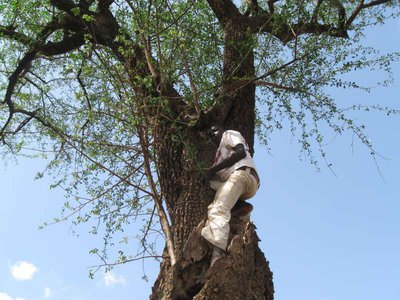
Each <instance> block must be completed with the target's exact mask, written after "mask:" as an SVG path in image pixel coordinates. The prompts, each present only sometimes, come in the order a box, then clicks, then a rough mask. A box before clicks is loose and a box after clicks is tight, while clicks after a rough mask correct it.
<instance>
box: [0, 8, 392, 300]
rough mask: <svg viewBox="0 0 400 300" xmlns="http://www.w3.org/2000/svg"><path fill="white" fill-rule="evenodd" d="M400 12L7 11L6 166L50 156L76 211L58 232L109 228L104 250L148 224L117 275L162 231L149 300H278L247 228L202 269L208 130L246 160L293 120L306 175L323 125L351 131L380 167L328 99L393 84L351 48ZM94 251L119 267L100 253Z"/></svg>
mask: <svg viewBox="0 0 400 300" xmlns="http://www.w3.org/2000/svg"><path fill="white" fill-rule="evenodd" d="M395 5H396V4H395V1H384V0H376V1H373V0H371V1H361V0H360V1H348V3H344V2H341V1H338V0H325V1H323V0H318V1H315V2H313V3H310V2H307V1H279V0H274V1H271V0H270V1H259V2H257V1H246V2H245V3H243V4H241V5H239V4H237V3H236V2H232V1H229V0H220V1H214V0H208V1H190V2H187V3H186V2H185V1H172V2H168V1H132V0H124V1H123V0H120V1H119V0H117V1H113V0H97V1H95V0H80V1H72V0H51V1H50V2H48V1H43V0H40V1H24V2H23V3H22V2H19V1H1V2H0V9H1V11H2V16H1V25H0V36H1V46H2V47H1V54H0V58H1V63H2V69H1V74H2V77H1V80H2V81H1V96H2V97H3V98H4V100H3V101H2V104H1V112H0V122H1V123H0V127H1V135H0V138H1V141H2V145H3V147H2V152H3V153H5V154H11V155H15V154H18V153H21V154H25V153H26V150H25V149H26V147H33V145H34V146H35V148H36V149H37V150H38V152H37V153H38V155H44V154H46V153H49V152H50V153H51V154H50V158H51V162H50V164H49V166H48V169H49V170H50V171H52V172H57V173H56V175H57V176H58V181H57V182H56V183H55V186H60V187H62V188H64V189H65V190H66V193H67V195H68V196H69V197H71V198H72V200H73V201H72V200H71V201H70V200H67V202H66V203H65V207H64V215H63V217H62V218H61V219H57V220H56V221H61V220H62V219H67V218H69V217H72V216H76V218H75V221H74V222H75V223H82V222H89V221H93V222H94V227H93V230H92V233H96V232H97V230H98V228H99V226H100V224H103V225H104V226H105V246H106V248H105V249H107V246H109V245H112V244H113V238H114V236H115V235H116V233H117V232H119V231H123V230H126V228H129V224H130V223H131V222H133V221H138V220H137V219H138V218H139V219H140V216H143V215H144V216H147V218H146V219H145V221H144V223H143V229H142V230H141V239H140V245H141V247H142V251H141V253H139V255H132V254H129V253H128V254H126V253H124V252H122V251H120V253H119V257H118V260H117V261H116V262H115V263H125V262H128V261H132V260H136V259H139V258H144V257H148V256H150V257H154V256H157V255H158V254H156V253H155V250H154V248H153V244H152V241H151V233H153V232H157V230H158V226H159V225H158V222H157V219H159V224H160V226H161V229H162V232H163V235H164V236H165V240H166V247H165V251H164V252H163V254H162V255H161V257H160V258H162V262H161V269H160V275H159V277H158V279H157V281H156V282H155V285H154V288H153V294H152V295H151V299H191V298H194V299H228V298H231V299H273V283H272V273H271V271H270V270H269V267H268V262H267V260H266V258H265V257H264V255H263V253H262V251H261V250H260V249H259V247H258V238H257V234H256V232H255V228H254V226H253V225H252V224H251V223H246V222H241V221H240V220H239V219H237V218H233V220H232V241H231V244H230V247H229V255H228V256H227V257H226V258H224V259H223V260H220V261H219V262H218V263H217V267H216V268H212V269H210V270H208V266H209V255H210V251H209V249H208V246H207V244H205V243H204V241H203V240H202V239H201V238H199V236H198V230H196V229H197V228H198V227H197V226H198V224H199V223H200V222H201V221H202V220H203V219H204V217H205V215H206V208H207V205H208V204H209V203H210V202H211V201H212V197H213V194H212V192H211V191H210V189H209V187H208V184H207V182H206V181H205V180H204V174H203V171H202V169H203V167H205V166H208V165H210V164H211V163H212V161H213V156H214V153H215V148H213V147H212V145H211V144H210V143H208V142H207V139H206V135H205V132H206V131H207V129H208V126H210V125H211V124H216V123H217V124H222V125H224V126H226V127H227V128H232V129H236V130H239V131H240V132H242V134H243V135H244V136H245V138H246V140H247V141H248V143H249V145H250V148H251V150H252V149H253V144H254V136H255V133H258V135H259V137H260V139H262V140H263V141H264V142H265V143H268V133H269V132H271V131H272V130H275V129H281V128H282V126H283V124H284V120H285V119H287V120H288V121H289V124H290V130H291V131H292V132H293V134H294V135H295V136H299V141H300V144H301V147H302V151H304V152H305V153H306V155H308V157H309V158H310V161H311V163H313V164H316V163H317V158H316V157H315V154H314V153H315V151H317V153H319V154H320V156H321V157H322V158H323V159H325V152H324V149H323V138H324V137H323V135H322V134H321V132H320V130H319V128H320V127H321V126H326V125H327V126H328V127H329V128H331V129H332V130H333V131H334V132H337V133H338V134H340V133H342V132H343V131H345V130H351V131H353V132H354V133H355V135H356V136H358V138H359V139H360V140H361V141H362V142H363V143H364V144H365V145H366V146H367V147H369V148H370V149H371V154H373V155H374V154H375V152H374V150H373V147H372V145H371V144H370V142H369V140H368V139H367V137H366V136H365V134H364V133H363V126H362V125H361V124H358V123H357V122H356V121H355V120H352V119H351V118H350V117H348V116H347V115H346V112H347V109H343V108H340V107H338V105H337V104H336V103H335V101H334V100H333V99H331V98H330V97H329V96H328V95H326V93H325V92H324V88H326V87H329V86H334V87H342V88H362V89H368V87H363V86H360V85H359V84H357V83H356V82H353V81H351V80H346V79H345V77H344V76H343V74H345V73H349V72H352V71H355V70H365V69H367V70H368V69H375V68H378V69H381V70H384V71H386V72H387V74H388V77H387V78H384V79H382V82H381V83H382V84H387V83H389V82H390V80H391V77H390V63H391V62H392V61H394V60H397V59H398V54H397V53H393V54H387V55H380V54H379V53H378V51H377V50H374V49H371V48H366V47H362V46H361V45H360V39H361V37H362V35H363V31H364V30H365V28H367V27H368V26H373V25H377V24H379V23H382V22H384V21H385V19H387V18H389V17H395V16H397V13H396V12H394V9H393V8H394V7H395ZM256 100H258V101H256ZM353 108H354V109H357V108H361V109H367V110H368V109H371V108H374V109H378V110H383V111H385V112H386V113H387V114H391V113H397V111H395V110H391V109H389V108H384V107H380V106H375V107H365V108H364V107H353ZM261 111H265V113H261ZM252 151H253V150H252ZM328 166H329V164H328ZM39 176H42V175H41V174H39ZM82 190H85V192H84V193H82V192H81V191H82ZM92 252H93V253H95V254H97V255H99V257H101V259H102V260H103V261H104V265H105V266H110V265H112V264H113V263H109V262H108V256H107V252H106V251H105V250H103V251H99V250H97V249H93V250H92ZM221 278H223V279H224V280H223V281H221ZM236 286H240V287H241V289H240V290H239V291H238V289H235V287H236Z"/></svg>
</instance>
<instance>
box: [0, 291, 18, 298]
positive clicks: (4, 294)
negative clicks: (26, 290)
mask: <svg viewBox="0 0 400 300" xmlns="http://www.w3.org/2000/svg"><path fill="white" fill-rule="evenodd" d="M0 300H13V298H12V297H11V296H10V295H8V294H7V293H1V292H0ZM15 300H24V299H22V298H15Z"/></svg>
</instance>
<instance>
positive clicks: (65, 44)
mask: <svg viewBox="0 0 400 300" xmlns="http://www.w3.org/2000/svg"><path fill="white" fill-rule="evenodd" d="M84 43H85V35H84V32H78V33H76V34H72V35H70V36H67V37H65V38H64V39H63V40H62V41H60V42H57V43H54V42H48V43H46V44H44V45H42V46H40V47H38V50H39V51H40V53H41V54H43V55H45V56H55V55H60V54H65V53H68V52H70V51H72V50H75V49H78V48H79V47H80V46H82V45H83V44H84Z"/></svg>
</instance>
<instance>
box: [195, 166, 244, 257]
mask: <svg viewBox="0 0 400 300" xmlns="http://www.w3.org/2000/svg"><path fill="white" fill-rule="evenodd" d="M242 172H243V171H235V172H233V173H232V174H231V176H230V177H229V179H228V180H227V181H226V182H224V183H223V184H222V185H221V186H220V188H219V189H218V190H217V193H216V194H215V198H214V201H213V202H212V203H211V204H210V205H209V206H208V220H207V223H206V225H205V227H204V228H203V230H202V232H201V235H202V236H203V237H204V238H205V239H206V240H208V241H209V242H210V243H211V244H213V245H214V246H216V247H218V248H220V249H222V250H224V251H225V250H226V247H227V244H228V237H229V220H230V218H231V209H232V207H233V206H234V205H235V203H236V201H237V200H238V199H239V197H240V196H241V195H242V194H243V191H244V190H245V187H244V185H245V184H246V183H245V181H243V180H242Z"/></svg>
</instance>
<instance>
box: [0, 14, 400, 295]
mask: <svg viewBox="0 0 400 300" xmlns="http://www.w3.org/2000/svg"><path fill="white" fill-rule="evenodd" d="M399 34H400V23H399V21H392V22H390V24H389V25H388V26H385V27H378V28H375V29H374V30H371V31H370V32H368V35H367V37H368V39H367V40H366V41H365V42H366V43H367V44H370V45H373V46H377V47H379V48H380V49H382V50H383V51H388V50H390V49H394V50H396V49H397V50H399V44H398V42H397V40H396V39H397V38H398V36H399ZM394 69H395V78H396V80H395V83H394V85H393V86H391V87H390V88H381V87H379V88H376V89H374V90H373V91H372V92H371V93H370V94H365V93H360V92H350V91H347V90H346V91H338V92H335V97H336V98H337V99H338V101H340V102H341V103H351V104H352V103H379V104H381V105H383V106H386V105H387V106H392V107H396V108H399V107H400V102H399V91H400V80H399V79H398V78H399V77H400V65H399V64H398V63H397V64H395V65H394ZM358 76H359V78H362V79H366V80H368V81H373V80H374V79H375V77H376V76H379V75H376V74H373V73H364V74H358ZM360 118H362V119H363V120H364V121H365V122H364V123H365V124H366V125H367V133H368V135H369V137H370V139H371V140H372V141H373V143H374V144H375V145H376V148H377V150H378V152H379V153H380V154H382V155H383V156H385V157H386V158H387V159H379V160H378V163H379V168H380V170H381V173H382V175H383V177H384V180H383V179H382V177H381V174H380V172H379V171H378V169H377V167H376V165H375V162H374V161H373V159H372V158H371V157H370V155H369V151H368V149H367V148H366V147H364V146H363V145H361V144H360V143H359V142H358V141H355V142H354V145H353V146H352V142H353V137H352V135H351V134H350V133H348V134H345V135H343V136H339V137H336V138H334V137H333V136H331V138H330V139H329V138H328V141H330V142H329V144H328V145H327V151H328V154H329V156H328V158H329V160H330V161H331V162H332V163H333V164H334V171H335V173H336V175H337V176H335V175H333V174H332V172H330V171H329V170H328V169H327V168H326V167H324V165H323V162H321V171H320V172H318V171H317V170H316V169H315V168H314V167H313V166H311V165H310V164H309V163H308V162H307V161H300V160H299V151H298V150H299V145H298V144H297V143H296V142H295V141H292V139H291V136H290V134H289V133H288V132H286V131H281V132H278V133H275V134H274V135H273V137H272V142H271V147H272V152H271V153H268V152H267V151H266V149H265V148H263V147H262V146H257V147H256V154H255V160H256V163H257V166H258V169H259V171H260V175H261V176H260V177H261V179H262V186H261V188H260V191H259V192H258V194H257V195H256V196H255V198H253V199H252V203H253V204H254V206H255V210H254V212H253V215H252V220H253V221H254V222H255V224H256V226H257V228H258V234H259V236H260V238H261V240H262V241H261V248H262V249H263V251H264V253H265V255H266V257H267V258H268V260H269V261H270V266H271V269H272V271H273V272H274V283H275V290H276V294H275V299H277V300H303V299H304V300H331V299H332V300H333V299H341V300H354V299H363V300H380V299H385V300H397V299H400V285H399V282H400V201H399V192H400V180H399V170H400V154H399V148H400V141H399V134H398V132H399V130H400V119H399V117H390V118H387V117H386V116H385V115H384V114H379V113H365V114H363V115H362V116H360ZM328 137H329V135H328ZM4 164H5V163H4V162H3V163H2V164H1V166H2V167H0V189H1V198H0V204H1V205H0V238H1V240H2V241H1V243H0V300H42V299H59V300H64V299H65V300H67V299H68V300H88V299H98V300H111V299H130V300H132V299H133V300H136V299H137V300H141V299H147V298H148V295H149V294H150V291H151V286H152V283H153V281H154V279H155V277H156V275H157V273H158V263H156V262H152V261H146V262H145V263H144V264H143V263H141V262H134V263H130V264H127V265H124V266H120V267H117V268H115V269H114V270H113V271H112V273H108V274H104V273H102V272H99V273H97V274H96V276H95V278H94V279H89V278H88V267H89V266H92V265H96V264H98V263H99V261H98V260H97V259H96V258H95V257H94V256H93V255H89V254H88V251H89V250H90V249H92V248H94V247H100V246H101V240H100V239H99V238H96V237H93V236H89V235H88V234H86V232H87V228H85V227H78V228H75V230H77V233H78V234H79V237H77V236H76V235H74V234H72V232H71V228H70V225H69V224H68V223H62V224H58V225H53V226H49V227H47V228H45V229H44V230H38V226H39V225H41V224H42V223H43V222H45V221H48V220H51V219H52V218H53V217H56V216H58V213H59V211H60V209H61V206H62V203H63V201H64V198H63V196H64V195H63V192H62V191H61V190H50V189H49V185H50V184H51V182H52V181H51V178H44V179H41V180H33V178H34V177H35V175H36V173H37V172H38V171H41V170H42V169H43V167H44V164H45V162H44V161H37V160H25V159H19V160H18V164H16V163H15V162H13V161H9V162H7V166H4V167H3V165H4ZM129 247H132V248H133V249H136V247H135V245H133V244H131V245H130V246H129ZM143 270H145V272H146V275H147V276H148V277H149V282H148V283H147V282H146V281H144V280H142V279H141V277H142V276H143Z"/></svg>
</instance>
